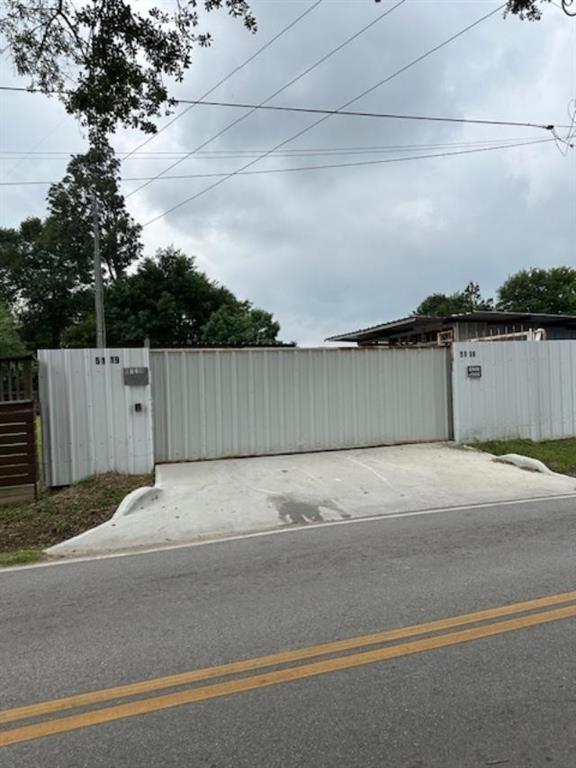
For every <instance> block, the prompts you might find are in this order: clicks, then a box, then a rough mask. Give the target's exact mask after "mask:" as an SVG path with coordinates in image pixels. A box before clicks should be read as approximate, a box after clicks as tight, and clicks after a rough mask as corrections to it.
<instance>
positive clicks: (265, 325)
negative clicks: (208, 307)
mask: <svg viewBox="0 0 576 768" xmlns="http://www.w3.org/2000/svg"><path fill="white" fill-rule="evenodd" d="M279 332H280V325H279V324H278V323H277V322H276V321H275V320H274V319H273V317H272V315H271V314H270V312H265V311H264V310H263V309H255V308H254V307H252V304H251V303H250V302H249V301H243V302H238V303H236V304H235V305H234V306H230V305H228V304H224V305H223V306H221V307H220V309H218V310H216V312H214V313H213V314H212V315H211V316H210V319H209V320H208V322H207V323H206V325H204V327H203V328H202V336H201V340H202V342H204V343H205V344H256V345H257V344H274V342H276V340H277V336H278V333H279Z"/></svg>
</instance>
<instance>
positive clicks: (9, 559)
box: [0, 549, 44, 568]
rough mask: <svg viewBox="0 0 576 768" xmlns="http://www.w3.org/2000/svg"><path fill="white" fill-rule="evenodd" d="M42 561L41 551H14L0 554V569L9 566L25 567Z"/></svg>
mask: <svg viewBox="0 0 576 768" xmlns="http://www.w3.org/2000/svg"><path fill="white" fill-rule="evenodd" d="M43 559H44V553H43V552H42V550H41V549H15V550H13V551H12V552H0V568H2V567H6V566H9V565H27V564H28V563H37V562H38V561H39V560H43Z"/></svg>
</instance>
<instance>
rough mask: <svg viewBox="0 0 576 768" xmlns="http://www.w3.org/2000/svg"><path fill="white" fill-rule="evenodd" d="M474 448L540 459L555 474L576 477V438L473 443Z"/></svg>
mask: <svg viewBox="0 0 576 768" xmlns="http://www.w3.org/2000/svg"><path fill="white" fill-rule="evenodd" d="M472 447H473V448H478V449H480V450H481V451H488V453H494V454H495V455H496V456H503V455H504V454H505V453H519V454H521V455H522V456H530V457H531V458H532V459H540V461H543V462H544V464H546V466H547V467H549V468H550V469H551V470H552V471H553V472H561V473H562V474H563V475H573V476H575V477H576V438H573V437H571V438H568V439H566V440H543V441H542V442H539V443H535V442H533V441H532V440H489V441H487V442H482V443H473V444H472Z"/></svg>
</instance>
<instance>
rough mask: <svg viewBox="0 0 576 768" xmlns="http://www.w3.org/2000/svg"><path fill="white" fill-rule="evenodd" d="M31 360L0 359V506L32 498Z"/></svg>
mask: <svg viewBox="0 0 576 768" xmlns="http://www.w3.org/2000/svg"><path fill="white" fill-rule="evenodd" d="M32 362H33V361H32V358H31V357H26V358H0V504H2V503H9V502H12V501H16V500H19V499H21V498H23V497H24V496H25V495H30V496H31V495H35V494H36V482H37V471H36V441H35V424H34V418H35V408H34V399H33V394H32Z"/></svg>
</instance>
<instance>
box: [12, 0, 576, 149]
mask: <svg viewBox="0 0 576 768" xmlns="http://www.w3.org/2000/svg"><path fill="white" fill-rule="evenodd" d="M497 10H498V9H497ZM0 90H17V91H26V92H27V93H42V91H38V90H32V91H29V90H27V89H26V88H10V87H8V86H0ZM271 98H272V97H271ZM175 101H176V103H177V104H190V105H191V106H194V105H196V106H204V107H229V108H231V109H251V110H254V111H256V110H262V111H271V112H295V113H298V112H301V113H303V114H320V115H336V116H342V117H372V118H381V119H386V120H422V121H431V122H435V123H470V124H472V125H474V124H476V125H497V126H511V127H518V128H541V129H545V130H552V128H568V129H570V128H571V127H572V126H571V124H565V123H563V124H557V123H535V122H522V121H515V120H488V119H486V120H481V119H475V118H468V117H438V116H436V115H412V114H399V113H395V112H359V111H350V110H344V109H321V108H318V107H289V106H284V105H272V104H264V102H262V103H261V104H252V103H249V102H238V101H206V100H205V99H204V97H201V98H200V99H175ZM246 117H248V115H246ZM241 119H244V118H241ZM232 125H236V123H231V124H230V126H227V127H226V129H225V130H228V128H230V127H231V126H232ZM167 127H168V126H165V128H167ZM159 132H160V131H159ZM154 135H155V136H156V135H157V134H154ZM151 138H153V137H151ZM212 140H213V139H210V141H212ZM140 146H144V144H141V145H140ZM137 150H138V148H136V149H134V150H132V151H129V152H124V153H122V152H117V153H116V154H117V155H124V156H125V157H124V159H127V158H128V157H131V156H132V155H134V154H139V152H138V151H137ZM197 153H198V150H194V149H192V150H189V151H188V152H183V153H181V154H187V155H192V154H197ZM158 154H161V153H160V152H158ZM166 154H176V153H172V152H167V153H166Z"/></svg>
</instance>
